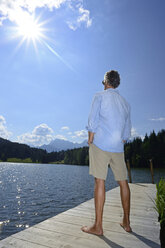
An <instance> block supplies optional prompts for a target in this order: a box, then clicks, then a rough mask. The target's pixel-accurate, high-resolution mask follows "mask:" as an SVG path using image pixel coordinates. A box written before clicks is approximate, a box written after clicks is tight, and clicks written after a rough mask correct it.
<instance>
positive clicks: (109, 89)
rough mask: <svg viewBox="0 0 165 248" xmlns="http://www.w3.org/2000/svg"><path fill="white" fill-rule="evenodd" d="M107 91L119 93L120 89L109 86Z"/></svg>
mask: <svg viewBox="0 0 165 248" xmlns="http://www.w3.org/2000/svg"><path fill="white" fill-rule="evenodd" d="M105 91H112V92H116V93H119V91H118V90H117V89H113V88H108V89H106V90H105Z"/></svg>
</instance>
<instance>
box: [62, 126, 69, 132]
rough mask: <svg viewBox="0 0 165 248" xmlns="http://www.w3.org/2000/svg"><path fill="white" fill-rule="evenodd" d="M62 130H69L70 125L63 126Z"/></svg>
mask: <svg viewBox="0 0 165 248" xmlns="http://www.w3.org/2000/svg"><path fill="white" fill-rule="evenodd" d="M61 130H67V131H68V130H69V127H67V126H65V127H61Z"/></svg>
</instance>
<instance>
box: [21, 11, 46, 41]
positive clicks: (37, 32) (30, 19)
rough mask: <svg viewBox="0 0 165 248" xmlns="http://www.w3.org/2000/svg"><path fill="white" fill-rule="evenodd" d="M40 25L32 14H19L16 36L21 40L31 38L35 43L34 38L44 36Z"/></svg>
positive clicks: (37, 38)
mask: <svg viewBox="0 0 165 248" xmlns="http://www.w3.org/2000/svg"><path fill="white" fill-rule="evenodd" d="M42 26H43V24H42V23H39V22H38V20H37V19H35V17H34V16H31V15H29V14H27V15H24V16H23V17H22V16H21V15H19V18H17V28H16V30H17V36H19V37H22V39H23V41H25V40H27V41H30V40H32V41H33V42H34V43H35V42H36V40H40V39H41V38H43V37H44V34H43V28H42Z"/></svg>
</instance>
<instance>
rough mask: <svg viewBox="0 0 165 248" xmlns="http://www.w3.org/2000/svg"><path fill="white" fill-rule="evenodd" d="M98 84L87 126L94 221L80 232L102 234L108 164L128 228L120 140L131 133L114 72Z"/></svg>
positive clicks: (123, 100) (124, 170) (121, 143)
mask: <svg viewBox="0 0 165 248" xmlns="http://www.w3.org/2000/svg"><path fill="white" fill-rule="evenodd" d="M102 83H103V85H104V91H102V92H99V93H97V94H96V95H95V96H94V99H93V103H92V107H91V111H90V114H89V118H88V126H87V129H88V144H89V164H90V165H89V174H91V175H93V176H94V177H95V190H94V200H95V223H94V224H93V226H90V227H88V226H83V227H82V228H81V230H82V231H84V232H87V233H92V234H96V235H103V227H102V217H103V208H104V202H105V180H106V177H107V171H108V164H110V167H111V169H112V171H113V174H114V177H115V180H116V181H117V182H118V183H119V185H120V195H121V202H122V207H123V212H124V215H123V221H122V223H121V224H120V225H121V226H122V227H123V228H124V230H125V231H127V232H131V231H132V230H131V227H130V220H129V215H130V189H129V185H128V181H127V169H126V164H125V160H124V143H125V142H126V140H127V139H128V138H129V137H130V134H131V121H130V106H129V104H128V103H127V102H126V100H125V99H124V98H123V97H122V96H121V95H120V94H119V92H118V91H117V90H116V88H117V87H118V86H119V84H120V76H119V73H118V72H117V71H114V70H112V71H108V72H106V73H105V76H104V81H103V82H102Z"/></svg>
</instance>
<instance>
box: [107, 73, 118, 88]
mask: <svg viewBox="0 0 165 248" xmlns="http://www.w3.org/2000/svg"><path fill="white" fill-rule="evenodd" d="M104 81H106V82H107V83H108V84H109V85H111V86H112V87H113V88H117V87H118V86H119V84H120V75H119V73H118V72H117V71H114V70H111V71H107V72H106V73H105V75H104Z"/></svg>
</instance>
